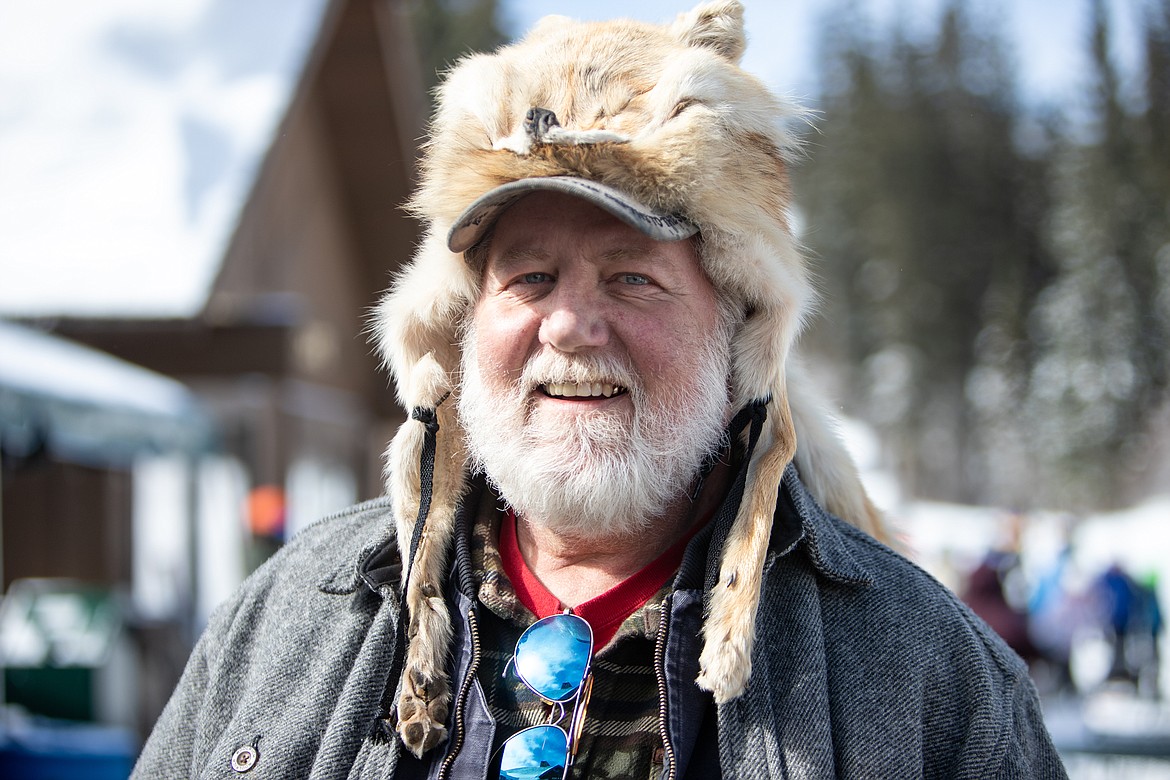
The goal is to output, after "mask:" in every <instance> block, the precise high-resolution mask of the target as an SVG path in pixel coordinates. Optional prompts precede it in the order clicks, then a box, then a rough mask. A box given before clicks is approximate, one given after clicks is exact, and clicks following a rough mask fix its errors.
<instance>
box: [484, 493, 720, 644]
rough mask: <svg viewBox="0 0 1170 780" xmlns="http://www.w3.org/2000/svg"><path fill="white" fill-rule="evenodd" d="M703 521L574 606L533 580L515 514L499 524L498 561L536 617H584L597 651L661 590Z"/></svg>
mask: <svg viewBox="0 0 1170 780" xmlns="http://www.w3.org/2000/svg"><path fill="white" fill-rule="evenodd" d="M705 524H706V522H705V521H704V522H701V523H695V525H694V527H693V528H691V530H689V531H688V532H687V533H686V534H685V535H683V537H682V538H681V539H679V540H678V541H677V542H675V543H674V544H673V545H671V547H670V548H669V549H668V550H666V552H664V553H662V554H661V555H659V556H658V557H657V558H655V559H654V560H653V561H651V562H650V563H648V564H647V565H646V566H645V567H644V568H643V569H641V570H640V571H638V572H637V573H635V574H633V575H631V576H630V577H628V578H626V579H625V580H623V581H621V582H619V583H618V584H617V585H614V586H613V587H612V588H610V589H609V590H607V591H606V592H605V593H602V594H601V595H599V596H595V597H593V598H591V599H589V600H588V601H586V602H583V603H581V604H577V605H568V604H561V602H560V600H559V599H558V598H557V597H556V596H554V595H553V594H552V593H549V591H548V588H546V587H544V585H543V584H542V583H541V581H540V580H538V579H537V578H536V575H535V574H533V573H532V572H531V571H530V570H529V568H528V564H527V563H525V562H524V556H523V555H521V554H520V545H519V543H518V542H517V540H516V515H515V513H514V512H512V510H508V514H507V516H506V517H504V520H503V522H501V523H500V558H501V559H502V563H503V566H504V573H505V574H506V575H507V576H508V579H509V580H511V582H512V587H513V588H514V589H515V591H516V596H517V597H518V598H519V599H520V603H522V604H523V605H524V606H525V607H527V608H528V609H529V610H531V611H532V614H534V615H536V617H537V618H543V617H548V616H549V615H555V614H556V613H558V612H564V610H565V607H567V606H572V609H573V614H575V615H578V616H580V617H582V618H584V619H585V620H586V621H588V622H589V625H590V626H591V627H592V628H593V649H594V651H597V650H600V649H601V648H603V647H605V646H606V645H607V644H609V640H611V639H613V637H614V634H616V633H617V630H618V628H620V627H621V625H622V623H623V622H625V619H626V618H628V617H629V616H630V615H632V614H634V612H636V611H637V610H638V609H639V608H640V607H641V606H642V605H643V604H645V603H646V602H647V601H648V600H649V599H650V597H651V596H653V595H654V594H655V593H657V592H658V591H659V590H661V589H662V586H663V585H665V584H666V583H667V582H668V581H669V580H670V578H671V577H673V576H674V573H675V572H676V571H678V567H679V565H680V564H681V563H682V559H683V553H684V552H686V549H687V543H688V542H690V541H691V538H692V537H694V535H695V534H697V533H698V532H699V530H700V529H701V528H702V527H703V526H704V525H705Z"/></svg>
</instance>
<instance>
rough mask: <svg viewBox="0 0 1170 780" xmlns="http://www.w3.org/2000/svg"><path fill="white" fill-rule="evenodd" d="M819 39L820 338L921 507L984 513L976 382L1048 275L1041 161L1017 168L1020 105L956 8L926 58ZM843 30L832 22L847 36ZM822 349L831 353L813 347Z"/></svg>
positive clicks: (986, 41) (1002, 354) (815, 169)
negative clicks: (975, 503)
mask: <svg viewBox="0 0 1170 780" xmlns="http://www.w3.org/2000/svg"><path fill="white" fill-rule="evenodd" d="M834 18H835V19H836V20H837V21H835V22H833V24H832V26H830V27H829V28H828V30H827V33H826V44H825V49H826V55H827V57H828V58H829V65H828V67H827V70H826V72H827V73H828V74H829V75H828V78H827V80H826V83H825V85H824V90H823V97H822V100H823V103H822V113H823V114H824V127H825V130H824V135H823V136H822V137H820V138H818V139H816V141H817V143H816V148H814V150H813V155H812V160H811V162H810V164H809V165H807V166H805V167H804V168H803V169H802V170H801V171H800V174H799V178H798V186H799V188H800V191H799V195H800V198H801V201H802V202H803V203H805V204H806V206H807V208H808V212H809V214H808V219H807V222H808V223H809V225H810V230H809V233H808V235H807V236H806V241H807V243H808V244H809V245H810V247H811V248H812V249H813V250H814V252H815V255H816V256H817V257H819V258H820V259H821V262H822V264H823V270H824V273H825V275H826V276H829V277H831V278H832V279H833V283H832V284H830V285H826V287H827V288H828V290H829V291H830V294H831V295H833V296H834V297H832V298H831V299H830V300H829V301H828V308H827V312H826V318H825V320H826V321H827V322H828V328H829V329H830V330H833V329H838V328H841V326H842V325H845V326H846V327H845V328H844V332H845V334H846V337H845V339H844V342H842V341H841V340H838V341H837V342H836V343H835V346H836V347H838V348H839V349H841V350H842V351H843V352H844V355H845V357H846V358H847V360H846V362H847V364H849V365H854V366H859V367H860V370H859V371H857V372H856V373H855V374H854V376H853V378H852V380H851V381H849V382H848V385H849V386H850V387H852V388H853V390H854V395H853V396H852V398H851V399H850V400H851V401H852V405H853V406H854V408H858V409H861V410H862V411H863V414H864V416H865V417H867V418H868V419H869V420H870V421H871V422H873V423H875V424H876V425H878V427H879V428H880V429H881V430H882V432H883V439H884V440H885V441H887V442H888V443H891V444H892V445H893V449H894V451H895V455H896V458H897V461H898V463H899V464H900V466H901V469H900V471H901V476H902V478H903V480H904V481H905V482H906V483H907V484H908V485H909V486H910V487H911V489H912V490H913V491H914V492H916V493H918V494H924V495H931V496H936V497H945V498H959V499H965V500H975V499H986V498H987V496H986V489H987V479H988V469H987V466H986V459H985V458H983V457H982V455H981V452H982V448H983V441H982V431H983V428H984V425H985V423H986V421H985V420H984V419H983V418H984V417H986V416H987V415H986V414H985V410H982V409H979V408H976V407H974V406H973V405H972V404H971V402H970V396H971V385H972V374H973V372H974V371H975V369H976V368H977V367H979V366H983V368H984V369H985V370H984V371H983V373H982V374H981V375H978V376H981V377H982V379H981V381H982V382H983V384H984V385H988V386H990V383H989V381H988V377H989V376H990V374H989V373H988V369H989V367H990V368H991V369H994V370H996V371H998V372H999V374H1000V375H1002V376H1003V377H1005V381H1004V382H1003V383H1002V384H1003V385H1004V386H1003V387H1002V388H1001V392H1000V394H999V398H1000V401H1002V402H1005V403H1006V402H1007V401H1008V399H1009V398H1010V396H1012V395H1015V394H1018V389H1016V388H1014V387H1013V386H1012V385H1011V382H1010V381H1007V379H1006V378H1010V377H1014V376H1016V375H1017V374H1018V373H1019V370H1020V369H1019V367H1018V366H1019V364H1021V363H1025V364H1026V363H1027V361H1028V359H1029V356H1028V354H1027V350H1026V349H1024V348H1022V347H1021V344H1022V343H1023V329H1024V322H1025V320H1026V312H1027V311H1028V309H1029V307H1030V298H1031V297H1032V296H1033V295H1034V293H1035V290H1036V289H1037V288H1038V287H1039V286H1040V285H1041V284H1042V283H1043V280H1044V279H1045V277H1046V275H1047V273H1048V271H1047V268H1048V266H1049V261H1048V259H1047V257H1046V255H1045V252H1044V248H1043V245H1042V243H1041V241H1040V238H1039V235H1038V227H1037V223H1036V221H1035V216H1036V212H1037V211H1041V212H1042V211H1043V210H1044V203H1043V201H1044V196H1043V192H1042V190H1040V188H1038V187H1037V186H1036V184H1035V182H1036V181H1037V180H1042V179H1043V175H1042V174H1043V166H1044V163H1043V160H1034V159H1029V158H1027V157H1025V156H1024V155H1022V154H1021V153H1020V152H1019V151H1018V149H1017V147H1016V144H1015V142H1014V136H1015V134H1016V131H1017V122H1016V116H1017V107H1016V100H1015V87H1014V83H1013V81H1012V75H1011V69H1010V68H1009V67H1008V64H1007V58H1006V54H1005V53H1004V51H1003V47H1002V45H1001V44H1000V43H999V41H998V39H997V37H996V36H994V35H989V34H986V33H984V32H982V31H981V30H979V29H977V28H976V26H975V25H974V24H973V22H972V19H971V17H970V15H969V14H968V13H967V11H966V9H965V7H964V5H963V4H962V3H961V2H951V3H950V4H949V5H948V6H947V7H946V8H945V11H944V13H943V15H942V18H941V20H940V22H939V28H938V35H937V38H936V39H935V40H934V41H932V42H930V43H927V44H917V43H914V42H912V41H910V40H909V37H908V35H907V34H906V33H904V32H902V31H899V30H895V31H894V34H893V35H892V36H891V39H890V41H889V42H888V43H885V44H884V45H879V44H875V43H874V42H872V41H868V40H866V39H865V36H864V35H863V34H861V33H860V32H859V30H860V29H861V28H860V26H858V25H857V23H856V22H854V21H852V20H855V19H857V16H856V14H840V15H834ZM842 19H844V20H846V21H843V22H842V21H840V20H842ZM814 340H816V341H820V343H822V344H823V343H825V342H824V341H823V340H819V339H814Z"/></svg>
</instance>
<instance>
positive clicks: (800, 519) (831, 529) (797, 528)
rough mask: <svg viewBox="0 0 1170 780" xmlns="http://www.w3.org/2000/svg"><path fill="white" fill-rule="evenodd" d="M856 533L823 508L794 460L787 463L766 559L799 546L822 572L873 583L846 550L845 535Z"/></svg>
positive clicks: (841, 579)
mask: <svg viewBox="0 0 1170 780" xmlns="http://www.w3.org/2000/svg"><path fill="white" fill-rule="evenodd" d="M859 535H861V532H860V531H857V530H856V529H854V528H852V527H851V526H849V525H847V524H846V523H845V522H844V521H842V520H840V519H838V518H837V517H834V516H833V515H831V514H829V513H828V512H826V511H825V510H824V508H822V507H821V505H820V504H819V503H817V500H816V499H815V498H813V496H812V494H811V493H809V491H808V488H807V487H805V485H804V483H803V482H802V481H801V479H800V475H799V473H797V470H796V466H795V464H792V463H790V464H788V468H787V469H786V470H785V472H784V478H783V479H782V480H781V483H780V496H779V498H778V500H777V502H776V515H775V518H774V520H773V526H772V540H771V542H770V543H769V547H770V548H771V552H770V553H769V559H770V560H769V563H773V562H774V561H775V560H776V559H778V558H782V557H783V556H785V555H787V554H788V553H790V552H792V551H793V550H795V549H796V548H797V547H798V546H801V547H803V549H804V551H805V552H806V554H807V555H808V558H809V561H810V562H811V563H812V564H813V567H814V568H815V569H816V570H817V572H819V573H820V574H821V575H822V576H824V577H826V578H828V579H830V580H832V581H834V582H838V583H841V584H844V585H872V584H873V577H872V576H871V575H870V573H869V572H868V571H867V570H866V569H865V567H863V566H862V565H861V564H860V563H858V562H857V559H855V558H854V557H853V554H852V553H850V552H849V546H848V544H847V540H846V537H847V536H848V537H853V538H855V537H857V536H859Z"/></svg>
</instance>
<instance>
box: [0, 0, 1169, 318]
mask: <svg viewBox="0 0 1170 780" xmlns="http://www.w3.org/2000/svg"><path fill="white" fill-rule="evenodd" d="M323 2H324V0H165V2H162V1H160V0H100V2H95V1H94V0H24V1H23V2H7V3H3V4H2V5H0V95H3V96H4V99H3V100H2V101H0V315H3V314H11V315H39V314H78V315H105V314H111V315H139V316H166V315H173V316H184V315H189V314H192V313H194V312H195V311H197V310H198V308H199V306H200V305H201V304H202V302H203V300H204V298H205V296H206V293H207V290H208V286H209V284H210V283H211V281H212V279H213V277H214V274H215V271H216V269H217V267H218V263H219V260H220V257H221V256H222V253H223V250H224V248H225V244H226V241H227V239H228V237H229V236H230V232H231V229H232V227H233V226H234V224H235V220H236V217H237V215H238V211H239V209H240V207H241V205H242V201H243V198H244V197H246V195H247V192H248V188H249V185H250V183H251V177H252V176H253V175H254V172H255V170H256V167H257V164H258V162H259V160H260V159H261V156H262V154H263V152H264V150H265V149H266V148H267V146H268V144H269V142H270V140H271V137H272V133H273V131H274V128H275V127H276V124H277V122H278V121H279V119H280V117H281V115H282V113H283V110H284V108H285V105H286V101H287V99H288V96H289V91H290V88H291V86H292V83H293V80H294V77H295V75H296V74H297V72H298V68H299V66H300V64H301V62H302V58H303V55H304V52H305V51H306V47H307V46H308V44H309V43H310V42H311V39H312V33H313V31H314V29H315V26H316V23H317V20H318V19H319V17H320V12H321V9H322V7H323ZM1144 2H1147V0H1112V1H1111V3H1110V5H1111V7H1112V8H1113V9H1114V13H1115V16H1116V28H1117V38H1118V42H1119V57H1120V58H1121V59H1122V61H1123V64H1124V63H1126V62H1132V60H1133V58H1134V57H1135V56H1136V47H1135V46H1134V45H1133V35H1132V32H1133V24H1132V20H1133V18H1134V16H1135V9H1137V8H1140V7H1141V5H1142V3H1144ZM1087 4H1088V3H1087V0H1015V2H1008V1H1007V0H982V1H981V2H974V3H973V5H974V6H975V7H976V8H977V10H978V12H980V13H985V14H990V15H991V16H992V18H995V19H998V20H1000V21H1001V22H1002V24H1003V25H1004V28H1005V30H1004V31H1005V33H1006V34H1007V35H1008V36H1009V38H1010V40H1011V41H1013V43H1014V46H1015V49H1016V54H1017V57H1018V61H1019V63H1020V68H1021V70H1020V74H1021V84H1022V87H1023V90H1024V94H1025V96H1026V97H1027V98H1028V99H1029V100H1031V101H1034V102H1044V103H1063V102H1067V101H1068V100H1069V98H1070V96H1071V95H1073V94H1075V92H1076V90H1077V88H1078V87H1079V86H1081V85H1082V84H1083V72H1084V71H1083V54H1082V52H1083V48H1084V47H1083V40H1084V36H1085V34H1086V33H1085V22H1084V16H1083V11H1084V8H1085V7H1086V6H1087ZM503 5H504V13H505V17H506V22H507V24H508V26H509V29H510V30H511V31H514V32H520V31H522V30H523V29H525V28H527V27H528V26H529V25H530V24H531V23H532V22H533V21H534V20H535V19H536V18H538V17H539V16H542V15H544V14H545V13H564V14H567V15H572V16H577V17H578V18H581V17H586V18H607V17H612V16H618V15H634V16H636V17H638V18H642V19H646V20H651V21H666V20H669V19H672V18H673V17H674V15H675V14H676V13H677V12H679V11H680V10H684V9H685V8H686V7H687V6H688V5H689V3H687V2H678V1H677V0H641V1H640V2H637V3H634V2H630V0H622V1H621V2H618V1H617V0H592V1H591V2H589V3H583V2H580V0H573V1H571V2H570V1H569V0H505V2H504V4H503ZM746 5H747V17H746V18H747V25H748V34H749V39H750V41H749V46H748V52H747V55H746V57H745V60H744V64H745V67H747V68H748V69H749V70H751V71H753V72H755V73H756V74H758V75H759V76H761V77H762V78H763V79H764V80H765V81H767V82H768V83H769V84H771V85H772V87H773V88H774V89H776V90H778V91H780V92H783V93H788V94H795V95H797V96H800V95H810V94H812V93H813V92H814V91H815V86H816V83H815V76H814V73H813V72H812V69H811V66H812V63H813V61H814V53H815V38H814V36H813V34H812V28H813V25H814V22H815V21H816V19H817V18H818V16H819V15H820V14H822V13H824V9H825V8H828V7H838V8H839V7H840V3H839V2H831V0H803V1H802V0H783V2H773V1H772V0H768V1H767V2H764V0H747V3H746ZM857 5H860V6H862V7H868V8H871V9H872V11H873V12H872V15H873V17H874V18H876V19H879V20H885V21H889V20H891V19H893V18H895V17H897V18H902V19H904V20H905V21H906V23H907V24H908V25H909V26H910V27H911V29H913V28H914V26H915V25H916V24H918V25H923V24H925V23H927V22H929V21H930V20H933V18H934V17H935V15H936V8H937V6H938V0H902V1H901V2H894V0H869V2H868V3H864V2H863V3H858V4H857Z"/></svg>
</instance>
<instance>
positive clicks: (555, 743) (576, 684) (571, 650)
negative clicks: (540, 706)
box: [500, 610, 593, 780]
mask: <svg viewBox="0 0 1170 780" xmlns="http://www.w3.org/2000/svg"><path fill="white" fill-rule="evenodd" d="M592 657H593V629H592V628H591V627H590V625H589V623H588V622H587V621H586V620H585V619H584V618H581V617H578V616H577V615H574V614H572V613H571V612H569V611H567V610H566V611H565V612H563V613H561V614H559V615H550V616H548V617H546V618H542V619H540V620H538V621H536V622H535V623H533V624H532V625H531V626H529V627H528V628H527V629H526V630H525V631H524V633H523V634H521V635H520V639H519V641H517V642H516V653H515V655H513V656H512V661H511V663H512V665H513V666H514V667H515V669H516V675H517V676H518V677H519V678H520V681H521V682H522V683H524V685H525V686H527V688H528V689H529V690H530V691H532V692H533V693H535V694H536V695H537V696H539V697H540V698H541V699H542V700H543V701H544V702H545V703H547V704H551V705H555V706H554V708H553V710H552V711H551V712H550V713H549V721H548V723H546V724H544V725H541V726H531V727H529V728H526V729H524V730H523V731H518V732H516V733H515V734H513V735H512V736H510V737H508V739H506V740H505V741H504V745H503V747H502V748H501V749H502V751H503V756H502V758H501V761H500V780H520V779H521V778H524V780H534V779H536V780H564V778H566V777H568V775H569V767H570V766H571V765H572V763H573V758H574V756H576V754H577V743H578V740H579V739H580V737H581V728H582V727H583V726H584V725H585V710H586V709H587V708H588V707H589V693H590V691H591V690H592V689H593V675H592V674H591V673H590V669H589V661H590V659H591V658H592ZM569 702H575V706H574V708H573V719H572V721H571V722H570V724H569V728H568V730H565V729H564V728H562V727H561V726H560V725H558V724H559V723H560V722H561V721H562V720H564V718H565V705H566V704H567V703H569ZM558 709H559V711H560V714H559V715H558V714H557V710H558Z"/></svg>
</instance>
